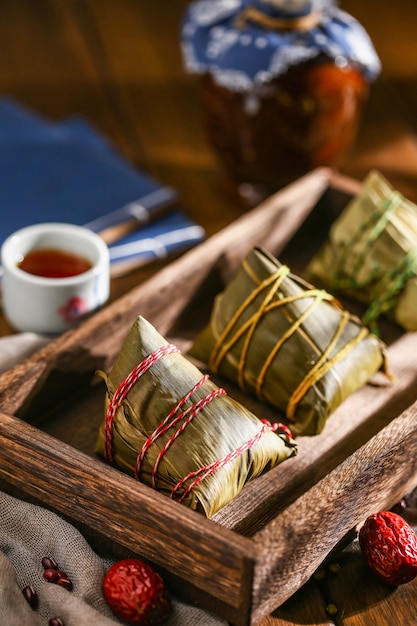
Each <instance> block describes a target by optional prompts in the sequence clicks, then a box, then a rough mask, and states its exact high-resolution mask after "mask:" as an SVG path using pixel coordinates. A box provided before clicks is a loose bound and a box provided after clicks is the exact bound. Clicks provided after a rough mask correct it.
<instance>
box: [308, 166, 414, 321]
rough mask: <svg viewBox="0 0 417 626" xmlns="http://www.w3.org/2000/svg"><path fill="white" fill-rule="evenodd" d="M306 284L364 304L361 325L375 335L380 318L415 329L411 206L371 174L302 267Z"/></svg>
mask: <svg viewBox="0 0 417 626" xmlns="http://www.w3.org/2000/svg"><path fill="white" fill-rule="evenodd" d="M307 275H308V277H309V280H312V281H313V282H315V283H316V284H320V285H323V287H325V288H326V289H329V290H330V291H332V293H338V294H340V295H345V296H348V297H350V298H353V299H355V300H357V301H358V302H360V303H362V304H365V305H366V306H367V309H366V311H365V312H364V315H363V317H362V323H363V324H365V325H367V326H369V327H370V328H371V329H372V330H373V331H374V332H377V330H378V328H377V324H378V318H379V317H380V316H381V315H385V316H386V317H388V318H390V319H391V320H394V321H395V322H396V323H397V324H399V325H400V326H401V327H402V328H404V329H405V330H408V331H416V330H417V315H416V311H417V205H415V204H414V203H412V202H410V201H409V200H407V199H406V198H404V197H403V196H402V194H401V193H399V192H398V191H396V190H395V189H393V188H392V187H391V185H390V184H389V183H388V181H387V180H386V179H385V178H384V177H383V176H382V175H381V174H380V173H379V172H377V171H372V172H370V173H369V174H368V176H367V177H366V179H365V181H364V183H363V185H362V188H361V190H360V192H359V193H358V194H357V195H356V196H355V197H354V198H353V199H352V200H351V201H350V202H349V203H348V205H347V206H346V208H345V209H344V210H343V211H342V213H341V215H340V216H339V218H338V219H337V220H336V221H335V222H334V223H333V224H332V226H331V229H330V231H329V236H328V239H327V241H326V242H325V243H324V245H323V246H322V247H321V249H320V250H319V251H318V253H317V254H316V255H315V256H314V257H313V259H312V261H311V262H310V264H309V266H308V268H307Z"/></svg>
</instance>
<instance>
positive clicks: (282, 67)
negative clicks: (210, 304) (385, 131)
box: [182, 0, 380, 204]
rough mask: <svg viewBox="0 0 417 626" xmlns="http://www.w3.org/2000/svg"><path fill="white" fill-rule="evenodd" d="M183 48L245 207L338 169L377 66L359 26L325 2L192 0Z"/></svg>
mask: <svg viewBox="0 0 417 626" xmlns="http://www.w3.org/2000/svg"><path fill="white" fill-rule="evenodd" d="M182 51H183V58H184V64H185V67H186V69H187V70H188V71H189V72H194V73H199V74H201V75H202V76H203V84H202V103H203V107H204V114H205V118H206V122H207V130H208V138H209V141H210V143H211V145H212V147H213V149H214V150H215V151H216V153H217V154H218V157H219V159H220V162H221V163H222V165H223V167H224V170H225V171H226V172H227V174H228V177H229V178H230V181H231V182H232V184H233V186H234V188H235V189H236V190H237V192H238V195H239V196H240V198H241V199H243V200H244V201H245V203H247V204H253V203H255V202H257V201H259V200H260V199H262V197H265V196H266V195H268V194H269V193H272V192H273V191H275V190H276V189H278V188H280V187H282V186H283V185H285V184H287V183H288V182H290V181H292V180H295V179H297V178H298V177H299V176H301V175H303V174H305V173H306V172H308V171H310V170H311V169H314V168H315V167H318V166H330V167H337V166H338V165H339V163H340V161H341V159H342V158H343V157H344V156H345V154H346V152H347V151H348V150H349V149H350V148H351V146H352V144H353V142H354V141H355V139H356V136H357V130H358V126H359V122H360V118H361V112H362V108H363V105H364V103H365V101H366V99H367V97H368V90H369V84H370V83H371V82H372V81H373V80H374V79H375V78H376V77H377V76H378V74H379V72H380V61H379V58H378V56H377V54H376V52H375V49H374V47H373V44H372V42H371V40H370V38H369V36H368V34H367V33H366V31H365V30H364V28H363V27H362V26H361V25H360V24H359V23H358V22H357V20H355V19H354V18H353V17H352V16H350V15H349V14H347V13H346V12H344V11H342V10H340V9H339V8H338V7H337V6H335V3H334V2H333V1H330V0H196V1H194V2H192V3H191V4H190V6H189V7H188V10H187V12H186V15H185V17H184V22H183V26H182Z"/></svg>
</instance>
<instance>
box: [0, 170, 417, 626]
mask: <svg viewBox="0 0 417 626" xmlns="http://www.w3.org/2000/svg"><path fill="white" fill-rule="evenodd" d="M358 188H359V187H358V184H357V183H355V182H354V181H352V180H349V179H345V178H342V177H340V176H339V177H336V176H334V175H332V174H331V172H330V171H328V170H326V169H323V170H321V169H320V170H317V171H315V172H312V173H311V174H310V175H308V176H307V177H305V178H303V179H301V180H300V181H297V182H296V183H294V184H293V185H290V186H289V187H287V188H286V189H284V190H282V191H280V192H279V193H277V194H276V195H275V196H273V197H272V198H270V199H268V200H267V201H266V202H265V203H263V204H262V205H261V206H259V207H258V208H257V209H255V210H253V211H251V212H250V213H247V214H245V215H244V216H242V217H241V218H240V219H239V220H237V221H236V222H235V223H234V224H232V225H231V226H230V227H228V228H226V229H225V230H224V231H222V232H220V233H219V234H217V235H215V236H213V237H212V238H210V239H209V240H208V241H206V242H204V243H203V244H201V245H200V246H198V247H196V248H194V249H193V250H192V251H190V252H189V253H187V254H185V255H184V256H182V257H181V258H180V259H178V260H177V261H175V262H173V263H172V264H170V265H168V266H167V267H166V268H165V269H163V270H162V271H160V272H159V273H158V274H157V275H156V276H155V277H153V278H151V279H149V280H148V281H147V282H146V283H144V284H142V285H140V286H138V287H137V288H135V289H134V290H132V291H131V292H130V293H128V294H127V295H125V296H124V297H122V298H121V299H119V300H117V301H116V302H114V303H113V304H111V305H110V306H108V307H107V308H105V309H103V310H102V311H100V312H99V313H97V314H96V315H95V316H94V317H92V318H90V319H89V320H87V321H86V322H84V323H83V324H82V325H81V326H80V327H79V328H77V329H75V330H72V331H70V332H68V333H66V334H65V335H62V336H61V337H59V338H57V339H55V340H54V341H52V342H51V343H50V344H48V345H47V346H46V347H44V348H43V349H41V350H39V351H38V352H37V353H35V354H34V355H33V356H32V357H30V358H29V359H27V360H26V361H24V362H23V363H21V364H19V365H18V366H16V367H15V368H13V369H12V370H10V371H8V372H6V373H5V374H3V375H2V376H1V377H0V438H1V457H0V481H1V485H0V486H1V488H3V489H4V490H9V491H11V492H15V491H17V492H18V493H19V494H23V497H26V498H29V499H33V500H35V501H38V502H40V503H42V504H43V505H44V506H47V507H49V508H51V509H53V510H55V511H57V512H59V513H61V514H62V515H64V516H65V517H66V518H67V519H69V520H71V521H72V522H73V523H75V524H76V525H78V526H81V527H82V528H83V529H84V530H85V532H86V533H87V534H88V536H89V538H91V539H93V540H96V539H97V541H100V542H103V541H104V542H105V544H106V546H111V547H112V549H113V550H115V552H116V555H117V554H118V555H122V554H125V553H126V552H128V553H129V554H130V553H133V554H138V555H140V556H142V557H144V558H147V559H149V560H150V561H151V562H153V563H154V565H155V566H156V567H160V568H163V569H162V571H163V573H164V574H165V576H166V577H167V582H168V584H169V585H170V586H171V588H172V589H173V590H174V591H175V592H176V593H179V594H181V595H183V596H184V597H185V598H187V599H188V600H190V599H193V600H195V601H198V602H199V603H200V604H201V605H202V606H204V607H206V608H209V609H211V610H214V611H216V612H217V613H218V614H219V615H221V616H223V617H224V618H226V619H227V620H229V621H230V622H231V623H232V624H235V625H236V626H244V625H249V624H257V623H258V622H259V621H260V620H261V619H262V618H263V617H264V616H266V615H268V614H270V613H271V612H272V611H273V610H274V609H275V608H277V607H278V606H280V605H281V604H282V603H283V602H284V601H285V600H286V599H287V598H288V597H289V596H291V595H292V594H293V593H294V592H295V591H296V590H297V589H298V588H299V587H300V586H302V585H303V584H304V582H306V581H307V579H308V578H309V577H310V576H311V574H312V573H313V572H314V571H315V570H316V568H317V567H318V566H319V565H320V563H321V562H322V561H323V560H324V559H325V558H326V557H327V556H328V554H329V553H330V552H331V551H332V550H333V548H334V547H335V546H336V545H337V544H338V542H340V541H341V540H342V539H343V538H344V537H345V536H346V534H347V533H348V532H349V531H350V530H351V529H353V528H354V527H355V526H356V525H357V524H358V523H360V522H361V521H362V520H363V519H364V518H365V517H366V516H367V515H369V514H370V513H372V512H374V511H375V510H378V509H382V508H385V507H388V506H391V505H392V504H393V503H394V502H396V501H397V500H398V499H399V498H400V497H401V496H403V495H404V494H405V493H407V492H409V491H411V490H412V489H413V488H414V487H415V486H416V485H417V461H416V454H415V450H416V443H417V428H416V424H417V420H416V415H417V404H414V402H415V400H416V398H417V387H416V382H417V361H416V358H415V355H416V353H417V334H401V333H400V332H399V331H398V329H395V328H391V327H390V326H389V325H387V326H386V328H384V333H385V337H384V338H386V340H387V342H388V358H389V363H390V367H391V370H392V372H393V373H394V374H395V375H396V377H397V378H396V381H395V382H394V383H392V384H389V383H387V382H386V380H385V379H384V380H382V377H381V380H380V379H379V378H378V377H376V378H375V380H373V381H372V384H368V385H366V386H365V387H364V388H363V389H361V390H360V391H359V392H357V393H355V394H353V395H352V396H350V397H349V398H348V399H347V400H346V401H345V402H344V403H343V404H342V405H341V406H340V407H339V408H338V409H337V411H336V412H335V413H334V414H333V415H332V416H331V417H330V419H329V420H328V423H327V425H326V427H325V429H324V431H323V433H322V434H321V435H319V436H316V437H300V438H299V454H298V456H297V457H295V458H293V459H290V460H288V461H286V462H285V463H284V464H282V465H281V466H279V467H277V468H276V469H274V470H272V471H270V472H269V473H267V474H266V475H265V476H263V477H261V478H258V479H257V480H256V481H253V482H252V483H250V484H249V485H247V486H246V487H245V489H244V490H243V492H242V493H241V494H240V495H239V496H238V497H237V498H235V499H234V501H233V502H232V503H231V504H229V505H228V506H226V507H224V508H223V509H222V510H221V511H220V512H219V513H217V514H216V515H215V517H214V518H212V519H211V520H207V519H205V518H203V517H202V516H200V515H198V514H197V513H194V512H192V511H189V510H188V509H186V508H185V507H183V506H182V505H180V504H178V503H175V502H172V501H171V500H170V499H168V498H166V497H165V496H162V495H161V494H159V493H156V492H155V491H153V490H152V489H150V488H148V487H146V486H144V485H142V484H140V483H138V482H137V481H136V480H134V479H133V478H131V477H129V476H126V475H124V474H122V473H121V472H119V471H118V470H116V469H114V468H111V467H109V466H107V465H106V464H104V463H103V462H102V461H101V460H100V459H98V458H97V457H96V456H95V453H94V446H95V442H96V434H97V430H98V427H99V424H100V423H101V420H102V418H103V413H104V387H103V382H102V381H101V380H99V379H98V378H97V377H96V376H95V371H96V370H97V369H102V370H108V369H109V367H110V366H111V364H112V362H113V361H114V359H115V357H116V356H117V354H118V352H119V350H120V348H121V346H122V343H123V341H124V339H125V337H126V335H127V333H128V331H129V329H130V327H131V325H132V324H133V322H134V320H135V318H136V317H137V315H139V314H140V315H143V316H144V317H146V318H147V319H148V320H149V321H150V322H152V323H153V324H154V326H155V327H156V328H157V329H158V330H159V332H160V333H161V334H163V335H165V336H166V337H167V338H169V339H170V340H171V341H173V342H175V343H177V344H178V345H179V347H181V348H183V349H186V347H187V346H188V345H189V342H190V340H191V339H192V337H193V335H194V334H195V332H196V331H197V330H198V329H199V328H201V327H202V325H203V324H204V323H205V322H206V321H207V319H208V315H209V312H210V309H211V305H212V302H213V298H214V296H215V294H216V293H218V292H219V290H220V289H222V287H223V286H224V284H225V283H226V282H227V281H228V280H229V279H230V277H231V276H232V275H233V273H234V272H235V271H236V269H237V267H238V265H239V263H240V261H241V259H242V258H243V257H244V256H245V255H246V253H247V251H248V250H249V249H250V248H251V247H252V246H253V245H263V246H264V247H265V248H267V249H268V250H270V251H271V252H272V253H274V254H275V255H276V256H278V258H280V260H281V261H284V262H287V263H288V264H289V265H290V267H291V269H293V270H294V271H297V272H299V273H302V268H303V266H304V265H305V263H306V261H307V260H308V258H309V257H310V256H311V254H313V252H314V251H315V250H316V249H317V247H318V245H319V244H320V242H321V241H322V240H323V239H324V237H325V236H326V233H327V230H328V227H329V225H330V224H331V222H332V221H333V220H334V218H335V216H336V215H337V214H338V213H339V212H340V210H341V208H342V207H343V206H344V205H345V204H346V202H347V200H348V198H349V197H350V196H351V194H352V193H354V192H355V191H357V190H358ZM230 395H232V394H231V392H230ZM238 399H239V400H241V401H242V400H243V401H244V402H246V403H247V405H248V406H250V408H252V410H254V411H255V412H256V413H257V414H258V415H259V414H263V415H266V416H267V417H268V411H270V409H268V408H267V407H266V406H258V405H257V403H256V402H255V401H254V400H251V399H249V398H245V397H238ZM100 545H102V544H101V543H100Z"/></svg>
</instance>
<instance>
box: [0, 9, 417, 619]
mask: <svg viewBox="0 0 417 626" xmlns="http://www.w3.org/2000/svg"><path fill="white" fill-rule="evenodd" d="M186 4H187V2H186V0H170V1H169V2H160V1H158V0H141V1H140V2H138V1H137V0H37V2H33V0H2V2H1V3H0V57H1V63H0V95H7V96H12V97H15V98H16V99H18V100H19V101H20V102H21V103H23V104H26V105H27V106H29V107H31V108H32V109H33V110H35V111H37V112H38V113H40V114H43V115H45V116H47V117H49V118H51V119H57V120H59V119H60V118H62V117H65V116H67V115H73V114H78V115H83V116H85V117H86V118H87V119H88V120H90V121H91V122H92V123H93V124H95V125H96V127H97V128H98V129H99V130H100V131H101V132H102V133H104V134H105V135H107V136H108V137H109V138H110V139H111V140H112V141H113V142H114V144H115V145H116V146H117V147H118V149H119V150H120V151H121V152H122V153H123V154H124V156H125V157H126V158H128V159H129V160H130V161H131V162H132V163H134V164H135V165H136V166H137V167H139V168H141V169H143V170H145V171H147V172H149V173H150V174H152V175H153V176H155V177H157V178H159V179H160V180H161V181H163V182H165V183H166V184H168V185H172V186H173V187H175V188H176V189H177V190H178V191H179V192H180V194H181V198H182V204H183V207H184V208H185V210H186V211H187V212H188V214H189V215H190V216H191V217H193V218H194V219H195V220H196V221H197V222H198V223H200V224H201V225H202V226H204V227H205V229H206V230H207V233H208V235H211V234H213V233H215V232H217V231H219V230H220V229H222V228H223V227H224V226H226V225H227V224H229V223H230V222H232V221H233V220H234V219H236V218H237V217H238V216H239V215H240V214H241V212H242V207H240V206H239V205H238V204H236V203H234V202H233V201H232V200H231V198H230V197H228V196H227V195H226V194H225V190H224V186H223V182H222V181H223V177H222V172H221V171H220V169H219V167H218V165H217V163H216V159H215V157H214V155H213V154H212V152H211V151H210V149H209V148H208V145H207V143H206V138H205V134H204V129H203V125H202V119H201V110H200V107H199V101H198V90H199V81H198V78H196V77H195V76H188V75H186V74H185V73H184V70H183V67H182V63H181V57H180V50H179V45H178V33H179V24H180V19H181V15H182V13H183V10H184V8H185V6H186ZM342 5H343V6H342V8H344V9H345V10H346V11H348V12H350V13H351V14H353V15H354V16H355V17H357V18H358V19H359V21H361V22H362V24H363V25H364V26H365V28H366V29H367V30H368V32H369V33H370V35H371V37H372V39H373V41H374V44H375V47H376V49H377V51H378V53H379V55H380V57H381V61H382V64H383V72H382V75H381V76H380V78H379V79H378V81H377V82H376V83H375V84H374V85H373V87H372V90H371V94H370V98H369V100H368V103H367V106H366V110H365V113H364V117H363V123H362V127H361V132H360V135H359V138H358V142H357V145H356V146H355V148H354V150H353V152H352V154H351V155H349V157H348V158H347V160H346V162H345V164H344V165H343V167H342V170H343V171H344V172H345V173H347V174H349V175H352V176H354V177H357V178H362V177H363V176H364V175H365V174H366V173H367V172H368V171H369V169H371V168H373V167H376V168H378V169H380V170H381V171H382V172H383V173H384V174H385V175H386V176H387V177H388V178H389V179H390V180H391V182H392V183H393V184H395V185H396V186H397V188H399V189H400V190H401V191H403V193H405V194H406V195H407V196H408V197H409V198H411V199H413V200H416V201H417V140H416V137H415V133H416V130H417V116H416V110H417V40H416V38H415V24H416V22H417V4H416V3H415V0H402V1H401V3H393V2H391V1H390V0H379V1H378V2H377V0H369V1H368V2H366V3H364V2H361V1H360V0H346V1H345V2H343V3H342ZM0 193H1V190H0ZM1 219H7V216H4V215H2V216H1ZM157 269H158V266H157V265H153V266H151V267H149V268H146V269H142V270H140V271H137V272H134V273H132V274H130V275H128V276H126V277H123V278H119V279H117V280H114V281H113V284H112V293H111V298H112V299H115V298H117V297H118V296H120V295H121V294H123V293H125V292H126V291H127V290H129V289H130V288H131V287H133V286H134V285H137V284H138V283H139V282H141V281H143V280H144V279H145V278H146V277H148V276H149V275H150V274H152V273H154V272H155V271H156V270H157ZM11 332H12V331H11V329H10V328H9V327H8V325H7V323H6V321H5V320H4V319H3V317H1V316H0V335H6V334H10V333H11ZM337 561H338V563H339V564H340V565H341V566H342V567H341V570H340V571H339V572H338V573H332V572H331V571H328V572H327V575H326V576H325V578H324V581H322V582H320V583H318V582H317V581H315V580H312V581H311V582H310V583H309V584H307V585H306V586H305V587H304V588H303V589H302V590H300V592H298V593H297V594H296V596H295V597H293V598H292V599H291V600H289V601H288V602H287V603H286V604H285V605H284V606H283V607H281V608H280V609H278V610H277V611H276V613H275V614H274V616H273V617H272V616H271V617H269V618H266V619H265V620H264V622H263V623H262V626H290V625H294V626H295V625H301V624H314V625H317V626H322V625H324V624H332V623H336V624H343V625H344V626H374V625H375V624H378V625H383V624H390V625H391V626H392V625H393V624H398V625H401V626H402V625H406V626H412V625H413V624H417V617H416V614H417V612H416V608H417V582H416V583H410V584H408V585H405V586H403V587H400V588H397V589H389V588H387V587H385V586H384V585H382V584H380V583H378V582H376V581H375V580H374V578H373V577H372V576H371V575H370V573H369V572H368V571H367V569H366V567H365V566H364V564H363V562H362V560H361V558H360V556H359V555H358V554H357V552H356V551H355V550H354V546H352V545H350V546H349V547H348V548H347V550H346V551H345V552H343V553H341V554H339V555H338V556H337ZM329 603H334V604H335V605H336V606H337V607H338V614H337V615H336V616H335V617H334V618H332V617H330V616H329V615H328V613H326V606H327V605H328V604H329Z"/></svg>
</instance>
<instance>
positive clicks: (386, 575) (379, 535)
mask: <svg viewBox="0 0 417 626" xmlns="http://www.w3.org/2000/svg"><path fill="white" fill-rule="evenodd" d="M359 545H360V547H361V551H362V554H363V556H364V557H365V560H366V562H367V563H368V565H369V567H370V568H371V570H372V571H373V572H374V574H375V575H376V576H378V577H379V578H380V579H381V580H383V581H384V582H385V583H388V584H389V585H402V584H404V583H407V582H410V580H413V578H415V577H416V576H417V535H416V534H415V532H414V530H413V529H412V528H411V526H410V525H409V524H408V523H407V522H406V521H405V519H403V518H402V517H401V516H400V515H397V513H393V512H392V511H381V512H380V513H375V514H374V515H370V516H369V517H368V518H367V519H366V521H365V523H364V525H363V526H362V528H361V529H360V531H359Z"/></svg>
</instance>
